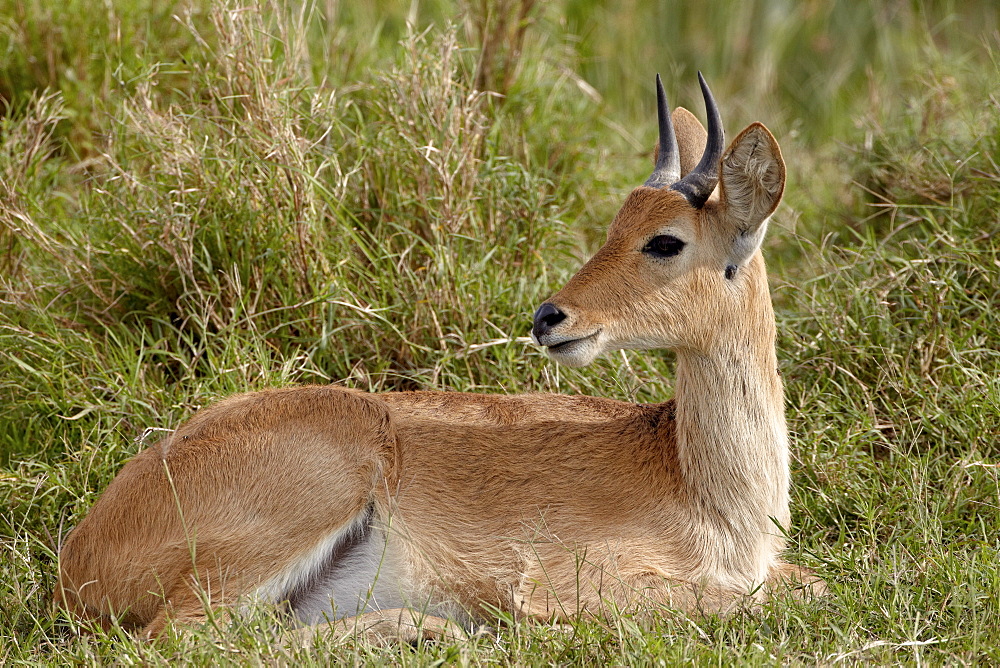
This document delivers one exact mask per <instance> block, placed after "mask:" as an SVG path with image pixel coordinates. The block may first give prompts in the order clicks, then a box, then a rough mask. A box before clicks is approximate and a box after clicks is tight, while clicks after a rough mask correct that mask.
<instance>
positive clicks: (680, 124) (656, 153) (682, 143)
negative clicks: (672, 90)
mask: <svg viewBox="0 0 1000 668" xmlns="http://www.w3.org/2000/svg"><path fill="white" fill-rule="evenodd" d="M670 120H671V123H673V126H674V134H675V135H677V150H678V151H679V152H680V154H681V178H684V177H685V176H687V175H688V172H690V171H691V170H692V169H694V168H695V166H696V165H697V164H698V161H699V160H701V154H702V153H704V152H705V144H706V143H708V133H707V132H706V131H705V126H704V125H702V124H701V121H699V120H698V117H697V116H695V115H694V114H692V113H691V112H690V111H688V110H687V109H685V108H684V107H677V108H676V109H674V113H672V114H670ZM659 157H660V145H659V144H657V145H656V146H654V147H653V164H654V165H655V164H656V161H657V160H658V159H659Z"/></svg>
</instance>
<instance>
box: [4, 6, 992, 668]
mask: <svg viewBox="0 0 1000 668" xmlns="http://www.w3.org/2000/svg"><path fill="white" fill-rule="evenodd" d="M153 5H155V7H154V6H153ZM529 5H531V3H524V2H514V1H509V2H497V3H487V4H486V5H482V6H481V5H479V4H478V3H477V4H472V3H469V4H465V3H461V4H459V5H458V6H455V7H453V6H451V5H449V4H446V3H443V2H440V3H425V4H414V5H412V8H413V11H412V12H411V11H410V7H411V6H404V5H400V6H395V5H394V6H392V7H384V8H382V9H372V8H370V7H369V6H368V5H366V4H364V3H358V4H351V3H344V4H343V5H342V4H341V3H321V4H316V5H313V4H309V3H305V4H297V5H294V6H285V5H282V4H264V5H263V7H261V8H255V7H249V8H247V7H238V6H236V5H232V6H229V7H228V8H221V9H220V8H218V7H214V5H212V4H211V3H208V2H204V3H202V2H188V3H184V2H176V3H152V5H150V4H149V3H140V2H137V1H135V0H120V1H119V2H112V3H108V5H107V6H105V7H104V10H102V11H101V12H93V11H86V10H85V8H83V7H82V4H81V3H73V2H70V3H68V4H67V3H63V4H62V5H60V4H59V3H55V4H53V3H15V2H7V3H4V2H2V1H0V6H2V7H3V11H0V15H2V16H3V21H2V23H0V38H2V39H4V40H6V41H5V44H6V49H5V50H3V53H4V55H3V56H2V57H3V58H5V60H3V61H2V63H0V65H2V66H0V96H2V97H3V99H5V100H7V101H8V102H9V105H8V109H7V111H8V113H7V115H6V116H5V117H4V118H3V120H2V126H0V404H2V405H3V411H2V412H0V498H2V499H4V501H5V503H4V504H3V505H2V506H0V661H2V662H3V663H5V664H7V663H17V662H41V663H78V662H79V663H93V664H97V663H127V662H143V663H155V664H162V663H170V662H178V661H183V662H185V663H188V662H204V663H209V662H211V663H231V664H238V665H245V664H246V663H264V662H268V663H270V662H277V663H287V662H292V661H294V662H295V663H304V664H310V663H315V664H323V665H328V664H329V663H332V662H333V663H343V664H355V663H360V662H374V663H392V664H397V663H414V664H421V665H423V664H427V663H434V662H442V661H445V662H456V663H459V662H460V663H463V664H481V663H482V664H493V663H496V664H513V665H522V664H525V665H536V664H538V665H541V664H544V665H552V664H564V663H576V662H579V663H590V664H601V665H605V664H632V663H635V664H643V665H646V664H649V663H652V662H654V661H658V660H662V661H663V662H665V663H666V664H672V663H676V662H681V661H698V662H700V663H701V662H703V663H709V662H712V663H719V662H725V663H731V662H734V661H739V662H746V663H751V664H773V663H775V662H808V663H817V662H819V663H835V662H840V661H845V662H848V663H860V662H877V663H888V662H929V663H959V662H970V663H977V662H980V663H981V662H987V663H989V662H991V660H992V662H995V661H997V660H998V659H1000V655H998V654H997V647H998V646H1000V632H998V630H997V629H1000V603H998V599H997V595H996V592H997V591H1000V566H998V564H1000V560H998V558H997V556H998V552H1000V542H998V538H997V536H998V529H1000V508H998V507H1000V482H998V480H1000V476H998V471H1000V469H998V468H997V464H998V455H1000V443H998V436H997V432H998V425H1000V352H998V350H1000V325H998V322H1000V313H998V309H1000V288H998V283H997V281H996V276H997V274H998V271H1000V245H998V241H997V239H998V238H1000V219H998V217H997V213H996V212H997V211H998V210H1000V168H998V165H997V161H996V156H997V155H998V154H1000V123H998V120H997V119H998V118H1000V107H998V104H997V100H996V95H995V92H996V89H997V83H998V82H1000V76H998V73H1000V68H998V60H997V57H996V54H997V53H1000V51H998V41H997V35H996V34H995V33H991V32H989V30H990V29H991V27H992V28H995V26H996V25H997V23H996V11H997V10H996V8H995V7H993V5H992V4H990V3H985V2H983V3H968V4H966V5H962V6H957V5H956V6H952V5H950V4H948V3H930V4H927V5H922V4H907V5H906V6H902V5H898V4H897V5H892V6H891V7H887V6H883V5H882V4H881V3H879V4H875V3H873V4H871V5H864V4H861V5H855V4H851V5H846V4H829V3H817V2H804V3H783V2H770V3H765V2H751V3H722V4H721V5H712V6H711V7H707V6H706V7H705V8H704V11H703V12H702V13H701V14H698V13H696V12H693V11H691V10H689V9H684V8H682V7H680V6H675V3H665V2H664V3H649V4H646V3H625V4H624V5H622V4H620V3H619V4H618V5H615V6H611V5H608V6H604V5H601V4H598V3H595V2H589V1H588V2H565V3H561V2H560V3H546V4H545V5H544V6H543V5H540V4H539V5H533V6H531V7H530V11H529V12H528V13H527V14H526V17H527V18H526V20H525V22H524V23H523V25H524V26H525V28H524V30H523V31H520V28H519V26H521V25H522V23H519V21H521V17H522V12H523V10H524V9H525V8H528V7H529ZM220 7H221V6H220ZM483 7H486V8H489V10H490V11H489V12H487V13H486V14H484V13H483ZM505 12H506V14H505ZM505 16H506V17H507V18H506V19H504V18H503V17H505ZM408 20H411V21H414V22H415V23H414V25H413V27H412V28H407V21H408ZM449 21H450V22H451V26H450V27H449V25H447V24H448V22H449ZM428 26H430V27H429V28H428ZM425 29H426V30H425ZM491 40H492V43H493V46H492V47H490V49H487V50H486V51H484V50H483V49H482V48H481V47H482V44H483V43H484V42H489V41H491ZM518 40H521V41H520V42H519V41H518ZM484 53H488V54H492V55H489V56H488V57H489V58H494V59H495V60H491V61H490V62H485V61H484V59H485V58H487V56H484ZM695 69H702V70H703V71H705V73H706V75H707V76H708V77H709V80H710V82H711V83H712V86H713V88H714V89H715V92H716V96H717V98H718V99H719V101H720V104H721V106H722V108H723V112H724V116H725V118H726V120H727V127H728V129H729V132H730V135H731V136H732V135H734V134H735V132H736V131H738V130H739V129H740V127H742V125H743V124H745V123H747V122H750V121H753V120H762V121H764V122H765V123H767V125H768V126H769V127H770V128H771V129H772V130H773V131H774V132H775V134H776V136H777V137H778V139H779V142H780V143H781V144H782V147H783V150H784V152H785V158H786V161H787V162H788V165H789V187H788V191H787V195H786V199H785V203H784V204H783V205H782V207H781V208H780V209H779V211H778V213H777V214H776V216H775V221H774V224H773V225H772V229H771V233H770V237H769V239H768V241H767V245H766V254H767V257H768V260H769V264H770V266H771V272H772V277H773V280H772V285H773V287H774V296H775V301H776V304H777V307H778V325H779V331H780V340H779V359H780V364H781V371H782V373H783V375H784V378H785V381H786V385H787V394H788V403H789V422H790V428H791V430H792V432H793V530H792V533H791V541H790V542H791V548H790V551H789V556H790V559H791V560H793V561H795V562H797V563H802V564H804V565H808V566H810V567H813V568H815V569H817V570H818V571H819V572H820V573H821V574H822V575H823V577H824V578H825V579H826V580H827V581H828V583H829V587H830V592H831V593H830V596H828V597H827V598H825V599H823V600H821V601H815V602H808V603H797V602H791V601H783V600H779V601H774V602H771V603H769V604H767V605H766V606H764V608H763V609H760V610H754V611H746V612H742V613H739V614H736V615H734V616H732V617H729V618H724V619H720V618H714V617H707V618H702V617H690V618H689V617H686V616H683V615H676V614H667V613H665V614H664V615H663V616H662V617H660V618H657V619H656V620H654V621H649V620H646V621H643V622H642V623H641V624H640V623H639V622H638V621H636V620H632V619H629V618H628V617H624V616H623V617H618V618H614V619H611V620H608V621H606V622H581V623H579V624H576V625H574V626H573V627H572V628H571V629H551V628H548V627H544V626H542V627H533V626H530V625H517V624H510V625H508V624H503V623H499V624H498V625H497V629H498V631H497V634H496V636H494V637H484V638H480V639H477V640H474V641H470V642H468V643H464V644H461V643H460V644H456V645H449V644H439V645H435V644H427V645H422V646H419V647H416V648H411V647H389V648H373V647H367V646H364V645H363V644H359V643H356V642H347V643H341V644H337V645H334V644H332V643H321V646H320V647H317V648H311V649H299V650H292V649H289V648H287V647H285V646H284V645H283V644H282V643H281V642H278V641H277V640H276V638H275V636H274V634H273V632H272V631H271V630H268V629H270V628H271V626H272V621H273V620H272V619H271V618H270V617H268V611H260V615H261V617H260V618H259V619H258V618H256V617H251V618H249V619H241V620H236V621H235V622H232V626H227V625H226V624H223V623H222V622H218V624H217V625H216V626H214V627H212V626H210V627H208V628H205V629H200V630H195V631H192V632H190V633H188V634H182V635H179V636H177V637H170V638H168V639H166V640H164V641H163V642H161V643H158V644H148V643H143V642H136V641H134V640H132V639H130V638H129V637H128V636H127V635H126V634H125V633H124V632H123V631H121V630H119V629H114V630H112V631H109V632H99V633H97V634H96V635H94V636H78V635H77V634H76V633H75V629H74V628H73V627H72V625H71V623H70V622H69V621H68V620H65V619H63V618H61V617H58V616H53V615H52V613H51V610H50V607H49V596H50V591H51V589H52V585H53V582H54V573H55V559H56V551H57V547H58V542H59V538H60V536H63V535H65V533H66V531H67V530H68V528H69V527H70V526H72V525H73V524H74V523H76V522H77V521H79V519H80V518H81V517H82V516H83V514H84V513H85V512H86V511H87V509H88V508H89V507H90V505H91V504H92V503H93V502H94V500H95V499H96V497H97V495H98V494H99V493H100V491H101V490H102V489H103V488H104V487H105V486H106V485H107V483H108V482H109V481H110V480H111V479H112V477H113V476H114V475H115V473H116V472H117V470H118V469H119V468H120V466H121V465H122V464H123V463H124V462H125V461H127V460H128V458H129V457H131V456H132V455H133V454H135V453H136V452H137V451H138V450H139V449H140V448H141V447H142V442H141V436H142V434H143V433H144V432H146V430H147V429H154V430H155V429H167V428H170V427H173V426H176V425H177V424H178V423H179V422H180V421H181V420H183V419H185V418H186V417H188V416H190V415H191V414H192V413H193V412H194V411H195V410H197V408H199V407H201V406H204V405H206V404H208V403H210V402H212V401H213V400H215V399H218V398H220V397H223V396H226V395H228V394H231V393H234V392H239V391H245V390H249V389H258V388H263V387H273V386H279V385H288V384H295V383H302V382H339V383H344V384H347V385H350V386H353V387H360V388H364V389H368V390H372V391H384V390H392V389H411V388H426V389H453V390H461V391H474V392H501V393H503V392H522V391H526V390H542V391H558V392H571V393H586V394H595V395H601V396H609V397H615V398H620V399H628V400H633V401H658V400H663V399H665V398H667V397H669V396H670V394H671V377H670V359H669V355H665V354H660V353H655V354H631V353H630V354H627V355H616V356H612V357H610V358H608V359H604V360H600V361H598V362H597V363H596V364H595V365H594V366H593V367H591V368H588V369H585V370H569V369H562V368H558V367H555V366H553V365H552V364H550V363H549V362H548V361H547V360H546V359H545V358H544V356H542V355H541V354H540V353H539V352H538V351H536V350H535V349H534V348H533V347H532V346H531V345H530V344H528V343H527V342H526V341H525V338H524V337H525V336H526V334H527V328H528V322H529V317H528V314H529V313H530V311H531V310H532V309H533V308H534V307H535V306H536V305H537V304H538V303H539V302H540V301H541V300H542V299H544V297H545V296H546V295H547V294H549V293H550V292H551V290H552V289H554V288H555V287H557V286H559V285H560V283H561V282H562V281H563V280H565V278H566V277H568V276H569V275H570V274H571V273H572V272H573V271H574V270H575V268H576V267H577V266H579V261H580V259H581V258H582V257H584V256H585V255H586V252H587V250H588V249H591V248H593V246H594V244H595V243H597V242H598V241H599V240H600V239H601V237H602V235H603V229H604V227H605V225H606V223H607V221H608V220H609V217H610V216H611V215H612V214H613V213H614V210H615V208H616V207H617V205H618V204H619V203H620V201H621V195H622V193H624V192H626V191H627V190H628V189H630V188H631V187H633V186H634V185H635V184H636V183H638V182H640V181H641V180H642V179H643V178H644V177H645V175H646V173H647V172H648V170H649V168H650V158H649V150H648V149H649V148H650V147H651V146H652V141H653V132H654V128H653V125H654V124H653V119H652V114H651V107H652V100H651V99H650V98H651V95H650V90H651V85H650V84H651V81H652V77H653V74H654V73H655V72H656V71H660V72H661V73H663V74H664V75H665V81H666V82H667V83H668V87H669V90H670V95H671V99H672V100H673V101H674V103H676V104H684V105H685V106H688V107H690V108H692V109H694V110H695V111H696V112H697V113H699V114H701V111H702V110H701V107H700V102H695V100H696V99H697V97H696V95H695V93H694V82H695V78H694V70H695ZM477 81H479V82H481V83H482V82H488V83H489V84H490V85H491V86H492V87H493V88H494V89H502V90H500V91H499V93H498V92H497V91H495V90H494V91H493V92H488V93H484V92H483V91H482V90H479V89H477V87H476V82H477ZM501 93H502V94H501ZM500 621H501V622H502V621H503V620H500Z"/></svg>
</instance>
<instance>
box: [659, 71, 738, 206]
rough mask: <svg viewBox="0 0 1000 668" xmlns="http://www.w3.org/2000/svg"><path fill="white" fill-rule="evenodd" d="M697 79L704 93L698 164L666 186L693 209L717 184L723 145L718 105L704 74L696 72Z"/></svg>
mask: <svg viewBox="0 0 1000 668" xmlns="http://www.w3.org/2000/svg"><path fill="white" fill-rule="evenodd" d="M698 81H699V82H700V83H701V94H702V95H704V96H705V114H706V115H707V116H708V141H707V142H706V144H705V152H704V153H702V155H701V161H700V162H699V163H698V165H697V166H696V167H695V168H694V169H692V170H691V171H690V172H688V175H687V176H685V177H684V178H683V179H681V180H680V181H678V182H677V183H675V184H673V185H672V186H670V187H671V189H673V190H676V191H677V192H679V193H681V194H682V195H684V197H686V198H687V201H688V202H690V203H691V206H693V207H695V208H696V209H700V208H701V207H702V206H704V205H705V200H707V199H708V197H709V195H711V194H712V191H713V190H715V186H717V185H718V184H719V159H720V158H721V157H722V152H723V150H725V148H726V133H725V130H723V129H722V117H721V116H720V115H719V108H718V107H717V106H716V105H715V98H713V97H712V91H710V90H709V89H708V84H707V83H705V77H703V76H701V72H698Z"/></svg>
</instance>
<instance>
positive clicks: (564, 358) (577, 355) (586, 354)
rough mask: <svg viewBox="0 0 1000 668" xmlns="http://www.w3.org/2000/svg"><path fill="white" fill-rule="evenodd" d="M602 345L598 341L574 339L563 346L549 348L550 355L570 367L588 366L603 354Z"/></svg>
mask: <svg viewBox="0 0 1000 668" xmlns="http://www.w3.org/2000/svg"><path fill="white" fill-rule="evenodd" d="M601 352H602V351H601V346H600V345H598V344H597V342H596V341H574V342H572V343H569V344H567V345H565V346H563V347H561V348H558V349H556V350H553V349H551V348H549V349H548V353H549V357H550V358H552V359H553V360H555V361H556V362H558V363H559V364H562V365H563V366H569V367H574V368H577V367H581V366H587V365H588V364H590V363H591V362H593V361H594V360H595V359H596V358H597V356H598V355H600V354H601Z"/></svg>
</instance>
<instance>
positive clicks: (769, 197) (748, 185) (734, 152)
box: [719, 123, 785, 266]
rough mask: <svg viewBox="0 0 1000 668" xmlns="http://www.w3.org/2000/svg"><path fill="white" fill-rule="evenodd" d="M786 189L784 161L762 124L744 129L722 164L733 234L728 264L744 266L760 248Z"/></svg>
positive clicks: (722, 197) (724, 203) (723, 196)
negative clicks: (771, 217) (768, 224)
mask: <svg viewBox="0 0 1000 668" xmlns="http://www.w3.org/2000/svg"><path fill="white" fill-rule="evenodd" d="M784 190H785V163H784V161H783V160H782V159H781V149H780V148H778V142H777V141H775V139H774V136H773V135H772V134H771V133H770V132H769V131H768V129H767V128H765V127H764V126H763V125H762V124H760V123H754V124H752V125H750V126H748V127H747V129H746V130H744V131H743V132H741V133H740V134H739V136H738V137H736V139H734V140H733V143H732V144H730V145H729V148H728V149H727V150H726V152H725V153H724V154H723V156H722V160H721V161H720V163H719V201H720V204H721V207H722V217H723V219H724V220H725V222H726V224H727V227H729V228H730V231H731V232H732V233H733V234H734V238H733V243H732V248H731V250H730V257H729V264H732V265H736V266H741V265H742V264H743V263H744V262H746V261H747V260H748V259H749V258H750V256H751V255H753V254H754V253H755V252H757V249H758V248H760V244H761V241H763V239H764V232H765V231H766V230H767V220H768V218H769V217H770V216H771V214H772V213H774V210H775V209H776V208H777V207H778V203H779V202H780V201H781V194H782V193H783V192H784Z"/></svg>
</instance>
